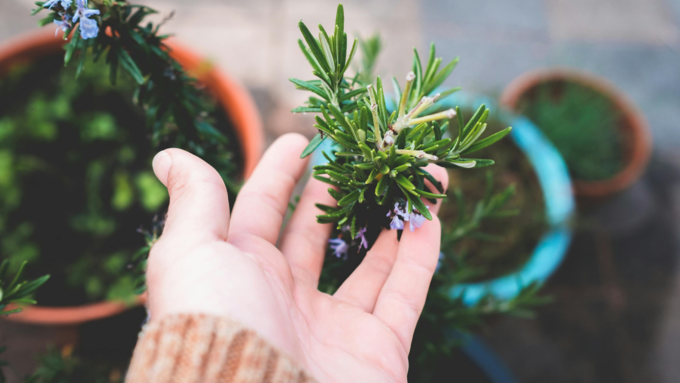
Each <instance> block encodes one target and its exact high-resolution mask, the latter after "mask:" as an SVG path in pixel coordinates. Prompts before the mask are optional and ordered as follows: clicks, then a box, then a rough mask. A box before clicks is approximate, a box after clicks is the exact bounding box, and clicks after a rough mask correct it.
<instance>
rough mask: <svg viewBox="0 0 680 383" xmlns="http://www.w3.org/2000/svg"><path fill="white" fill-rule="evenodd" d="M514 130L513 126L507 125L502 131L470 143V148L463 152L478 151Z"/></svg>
mask: <svg viewBox="0 0 680 383" xmlns="http://www.w3.org/2000/svg"><path fill="white" fill-rule="evenodd" d="M511 130H512V127H507V128H505V129H503V130H501V131H500V132H496V133H494V134H492V135H490V136H489V137H486V138H484V139H483V140H479V141H477V142H475V143H474V144H472V145H470V147H469V148H467V149H465V150H464V151H463V152H462V153H461V154H468V153H472V152H476V151H477V150H480V149H484V148H486V147H487V146H489V145H492V144H494V143H496V142H497V141H499V140H501V139H502V138H503V137H505V136H507V135H508V133H510V131H511Z"/></svg>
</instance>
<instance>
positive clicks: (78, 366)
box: [24, 348, 125, 383]
mask: <svg viewBox="0 0 680 383" xmlns="http://www.w3.org/2000/svg"><path fill="white" fill-rule="evenodd" d="M66 351H67V352H64V351H62V352H59V351H58V350H56V349H54V348H50V349H48V351H47V353H46V354H45V355H42V356H40V358H39V359H38V362H39V364H38V367H37V369H36V370H35V372H34V373H33V374H32V375H31V376H30V377H28V378H26V380H24V383H78V382H87V383H122V382H123V381H124V378H125V376H124V371H123V370H121V369H120V368H119V367H114V366H111V365H109V364H108V363H93V362H88V361H86V360H82V359H81V358H78V357H75V356H72V355H70V351H68V350H66Z"/></svg>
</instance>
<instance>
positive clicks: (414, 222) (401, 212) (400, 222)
mask: <svg viewBox="0 0 680 383" xmlns="http://www.w3.org/2000/svg"><path fill="white" fill-rule="evenodd" d="M427 208H428V210H429V209H430V207H429V206H428V207H427ZM387 217H392V222H390V229H393V230H404V222H408V223H409V229H411V231H415V230H416V229H417V228H419V227H420V226H422V225H423V223H424V222H425V220H426V218H425V216H423V215H422V214H420V213H419V212H418V211H417V210H414V211H413V212H412V213H407V212H406V208H405V207H404V208H401V207H400V206H399V203H398V202H397V203H395V204H394V209H393V210H391V211H389V212H388V213H387Z"/></svg>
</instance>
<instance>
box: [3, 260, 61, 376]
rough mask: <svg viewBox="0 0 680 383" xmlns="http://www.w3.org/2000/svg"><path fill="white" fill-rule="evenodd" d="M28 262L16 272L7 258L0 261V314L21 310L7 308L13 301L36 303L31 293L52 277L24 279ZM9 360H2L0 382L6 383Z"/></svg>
mask: <svg viewBox="0 0 680 383" xmlns="http://www.w3.org/2000/svg"><path fill="white" fill-rule="evenodd" d="M25 267H26V262H23V263H22V264H21V266H19V269H18V270H17V271H16V272H15V273H11V272H10V262H9V260H7V259H5V260H3V261H2V262H0V315H5V316H7V315H10V314H16V313H18V312H21V308H15V309H7V306H8V305H9V304H11V303H14V304H29V305H30V304H35V303H36V302H35V301H34V300H33V299H31V295H32V294H33V293H34V292H35V291H36V290H37V289H38V288H39V287H40V286H42V285H43V284H44V283H45V282H47V280H48V279H49V278H50V276H49V275H45V276H42V277H40V278H37V279H34V280H31V281H28V280H24V279H23V273H24V268H25ZM6 349H7V348H6V347H4V346H3V347H0V354H2V353H3V352H5V350H6ZM7 364H8V363H7V362H6V361H4V360H0V383H5V380H6V379H5V374H4V373H3V372H2V367H5V366H7Z"/></svg>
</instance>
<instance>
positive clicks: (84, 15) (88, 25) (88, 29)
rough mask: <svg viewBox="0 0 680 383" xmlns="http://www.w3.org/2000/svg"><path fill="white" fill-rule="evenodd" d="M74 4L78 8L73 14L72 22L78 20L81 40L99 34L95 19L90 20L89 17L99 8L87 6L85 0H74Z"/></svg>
mask: <svg viewBox="0 0 680 383" xmlns="http://www.w3.org/2000/svg"><path fill="white" fill-rule="evenodd" d="M76 6H78V9H77V10H76V13H75V14H74V15H73V22H74V23H75V22H77V21H78V20H80V36H81V37H82V38H83V40H86V39H90V38H93V37H97V35H98V34H99V26H98V25H97V20H92V19H90V18H89V17H91V16H94V15H98V14H99V10H98V9H89V8H87V0H76Z"/></svg>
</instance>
